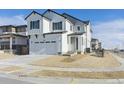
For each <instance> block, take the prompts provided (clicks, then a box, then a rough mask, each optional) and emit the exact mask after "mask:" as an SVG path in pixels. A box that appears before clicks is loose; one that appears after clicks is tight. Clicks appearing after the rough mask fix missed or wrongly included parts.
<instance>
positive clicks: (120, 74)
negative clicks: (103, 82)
mask: <svg viewBox="0 0 124 93" xmlns="http://www.w3.org/2000/svg"><path fill="white" fill-rule="evenodd" d="M29 76H32V77H42V76H46V77H71V78H88V79H122V78H124V71H115V72H71V71H55V70H43V71H37V72H34V73H30V74H29Z"/></svg>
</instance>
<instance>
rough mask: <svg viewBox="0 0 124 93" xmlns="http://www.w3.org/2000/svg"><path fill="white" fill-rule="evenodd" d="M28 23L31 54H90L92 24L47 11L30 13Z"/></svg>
mask: <svg viewBox="0 0 124 93" xmlns="http://www.w3.org/2000/svg"><path fill="white" fill-rule="evenodd" d="M25 20H26V21H27V33H28V36H29V53H30V54H67V53H84V52H86V51H89V52H90V49H91V34H92V31H91V24H90V22H89V21H82V20H80V19H78V18H75V17H73V16H71V15H69V14H66V13H64V14H59V13H57V12H55V11H53V10H50V9H48V10H46V11H45V12H44V13H43V14H40V13H38V12H36V11H33V12H32V13H30V14H29V15H28V16H27V17H26V18H25Z"/></svg>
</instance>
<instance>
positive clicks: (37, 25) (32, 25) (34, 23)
mask: <svg viewBox="0 0 124 93" xmlns="http://www.w3.org/2000/svg"><path fill="white" fill-rule="evenodd" d="M39 28H40V21H39V20H37V21H31V22H30V29H39Z"/></svg>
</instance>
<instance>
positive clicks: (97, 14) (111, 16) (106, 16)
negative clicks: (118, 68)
mask: <svg viewBox="0 0 124 93" xmlns="http://www.w3.org/2000/svg"><path fill="white" fill-rule="evenodd" d="M31 11H33V9H30V10H29V9H27V10H26V9H24V10H22V9H21V10H19V9H14V10H12V9H11V10H9V9H7V10H0V25H7V24H12V25H19V24H25V23H26V22H25V20H24V18H25V17H26V16H27V15H28V14H29V13H31ZM35 11H37V12H39V13H43V12H44V11H45V10H41V9H38V10H37V9H35ZM55 11H56V12H58V13H64V12H66V13H68V14H70V15H72V16H75V17H77V18H79V19H82V20H90V21H91V23H92V29H93V37H95V38H98V39H99V40H100V41H101V42H102V44H103V47H105V48H115V47H118V48H124V10H115V9H113V10H110V9H108V10H106V9H102V10H101V9H100V10H99V9H78V10H77V9H59V10H55Z"/></svg>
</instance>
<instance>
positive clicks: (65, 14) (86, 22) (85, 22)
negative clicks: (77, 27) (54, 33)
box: [62, 13, 90, 25]
mask: <svg viewBox="0 0 124 93" xmlns="http://www.w3.org/2000/svg"><path fill="white" fill-rule="evenodd" d="M62 15H63V16H65V17H66V18H67V19H68V20H70V19H69V18H68V17H71V18H72V19H74V20H78V21H80V22H82V23H84V24H87V25H88V24H89V22H90V21H89V20H88V21H82V20H80V19H78V18H76V17H74V16H71V15H69V14H67V13H63V14H62ZM67 16H68V17H67Z"/></svg>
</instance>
